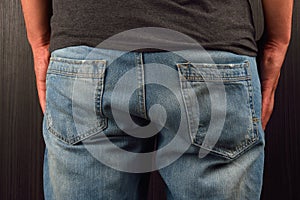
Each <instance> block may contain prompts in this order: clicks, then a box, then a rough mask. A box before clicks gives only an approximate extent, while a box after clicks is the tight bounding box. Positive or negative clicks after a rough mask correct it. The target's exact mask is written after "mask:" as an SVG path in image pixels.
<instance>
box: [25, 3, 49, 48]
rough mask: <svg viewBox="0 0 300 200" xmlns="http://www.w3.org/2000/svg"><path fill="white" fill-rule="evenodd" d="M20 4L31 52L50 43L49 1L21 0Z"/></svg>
mask: <svg viewBox="0 0 300 200" xmlns="http://www.w3.org/2000/svg"><path fill="white" fill-rule="evenodd" d="M21 3H22V9H23V14H24V19H25V24H26V30H27V38H28V41H29V43H30V45H31V47H32V50H33V51H34V49H37V48H39V47H43V46H47V45H48V44H49V41H50V11H51V6H50V3H51V0H21Z"/></svg>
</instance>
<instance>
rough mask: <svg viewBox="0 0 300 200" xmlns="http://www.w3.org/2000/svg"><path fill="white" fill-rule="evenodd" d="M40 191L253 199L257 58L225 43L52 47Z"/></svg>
mask: <svg viewBox="0 0 300 200" xmlns="http://www.w3.org/2000/svg"><path fill="white" fill-rule="evenodd" d="M46 81H47V82H46V83H47V95H46V102H47V105H46V112H45V117H44V121H43V136H44V140H45V143H46V150H45V157H44V194H45V199H47V200H50V199H58V200H66V199H72V200H76V199H84V200H94V199H115V200H120V199H129V200H134V199H137V200H141V199H147V189H148V183H149V174H150V172H151V171H154V170H158V172H159V173H160V175H161V177H162V179H163V180H164V182H165V184H166V193H167V198H168V199H169V200H170V199H176V200H185V199H187V200H193V199H195V200H196V199H197V200H198V199H203V200H215V199H216V200H221V199H228V200H235V199H237V200H240V199H251V200H254V199H259V198H260V193H261V188H262V177H263V165H264V145H265V141H264V132H263V130H262V127H261V118H260V116H261V93H260V82H259V77H258V73H257V67H256V61H255V58H254V57H249V56H244V55H236V54H233V53H229V52H222V51H208V52H196V50H182V51H175V52H143V53H142V52H122V51H117V50H107V49H95V48H91V47H87V46H74V47H67V48H63V49H59V50H55V51H54V52H52V54H51V58H50V64H49V68H48V71H47V80H46Z"/></svg>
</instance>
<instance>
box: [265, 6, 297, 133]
mask: <svg viewBox="0 0 300 200" xmlns="http://www.w3.org/2000/svg"><path fill="white" fill-rule="evenodd" d="M262 1H263V7H264V14H265V24H266V31H267V40H266V41H265V45H264V49H263V56H262V59H261V63H260V69H261V73H260V78H261V88H262V112H261V118H262V127H263V129H265V128H266V125H267V123H268V121H269V119H270V116H271V114H272V111H273V106H274V96H275V90H276V87H277V84H278V80H279V76H280V69H281V66H282V64H283V61H284V58H285V54H286V51H287V48H288V46H289V42H290V37H291V26H292V10H293V0H262Z"/></svg>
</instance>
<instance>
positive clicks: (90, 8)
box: [50, 0, 263, 56]
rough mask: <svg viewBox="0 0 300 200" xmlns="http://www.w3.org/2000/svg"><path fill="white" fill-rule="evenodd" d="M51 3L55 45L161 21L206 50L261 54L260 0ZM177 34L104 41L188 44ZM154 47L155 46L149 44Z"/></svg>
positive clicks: (97, 39)
mask: <svg viewBox="0 0 300 200" xmlns="http://www.w3.org/2000/svg"><path fill="white" fill-rule="evenodd" d="M52 3H53V5H52V7H53V15H52V18H51V39H50V51H54V50H55V49H60V48H63V47H68V46H74V45H88V46H92V47H95V46H97V45H99V44H100V43H101V42H103V41H105V40H107V39H108V38H110V37H111V36H113V35H115V34H118V33H121V32H124V31H127V30H131V29H135V28H142V27H162V28H167V29H170V30H173V31H178V32H180V33H182V34H185V35H187V36H189V37H191V38H192V39H194V40H195V41H197V42H198V43H199V44H200V45H202V46H203V47H204V48H205V49H207V50H223V51H230V52H233V53H237V54H244V55H250V56H256V53H257V46H256V40H257V39H258V38H259V37H260V35H261V33H262V27H258V25H259V24H260V25H261V24H263V23H259V22H258V21H259V20H261V16H262V15H260V14H261V6H260V5H261V4H260V0H109V1H103V0H52ZM144 30H147V29H144ZM167 34H168V33H167ZM172 36H173V37H172ZM172 36H170V37H166V36H163V38H164V39H163V40H161V39H158V38H157V37H158V36H154V37H152V36H151V33H147V34H141V33H140V34H137V35H130V36H129V38H125V39H124V38H123V40H122V41H121V42H120V41H118V42H117V43H113V42H108V43H106V44H107V47H105V46H104V47H105V48H110V49H120V50H128V49H130V50H131V49H132V46H134V45H133V44H134V43H139V42H141V41H147V42H149V43H148V44H153V43H155V41H154V40H156V39H158V42H157V43H159V44H160V45H161V46H164V43H165V45H166V46H168V45H169V44H171V46H172V45H173V46H174V45H175V46H176V47H177V48H176V49H185V48H186V47H187V46H188V45H187V44H186V43H185V41H181V40H178V41H177V40H176V37H177V36H176V35H175V36H174V35H172ZM121 38H122V37H121ZM174 39H175V40H174ZM146 45H147V44H146ZM137 46H139V45H137ZM144 46H145V45H144ZM150 46H151V45H150ZM101 47H103V45H102V46H101ZM126 48H128V49H126ZM142 50H143V51H147V49H142ZM149 51H153V49H152V50H151V47H150V50H149Z"/></svg>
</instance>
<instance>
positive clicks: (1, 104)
mask: <svg viewBox="0 0 300 200" xmlns="http://www.w3.org/2000/svg"><path fill="white" fill-rule="evenodd" d="M293 25H294V30H293V36H292V41H291V45H290V49H289V51H288V55H287V59H286V62H285V64H284V67H283V70H282V76H281V79H280V83H279V88H278V91H277V95H276V97H277V99H276V106H275V110H274V114H273V116H272V119H271V121H270V124H269V127H268V129H267V131H266V139H267V146H266V165H265V176H264V188H263V195H262V199H263V200H277V199H280V200H281V199H284V200H296V199H300V172H299V171H300V157H299V156H300V78H299V77H300V41H299V36H300V33H299V31H300V2H299V1H295V9H294V21H293ZM41 122H42V115H41V111H40V108H39V105H38V100H37V93H36V90H35V80H34V72H33V62H32V55H31V51H30V48H29V45H28V43H27V40H26V33H25V27H24V20H23V17H22V13H21V6H20V2H19V0H1V2H0V199H1V200H42V199H43V192H42V162H43V150H44V143H43V140H42V135H41ZM162 188H163V185H162V183H161V180H160V179H159V177H158V176H157V174H155V175H154V176H153V179H152V187H151V194H150V196H149V199H153V200H154V199H155V200H163V199H165V198H164V194H163V192H162Z"/></svg>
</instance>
